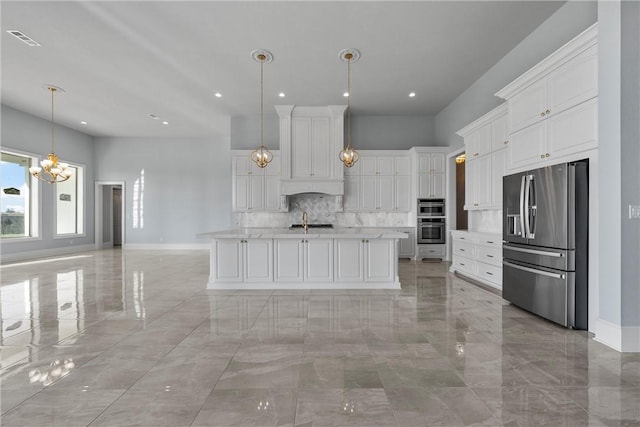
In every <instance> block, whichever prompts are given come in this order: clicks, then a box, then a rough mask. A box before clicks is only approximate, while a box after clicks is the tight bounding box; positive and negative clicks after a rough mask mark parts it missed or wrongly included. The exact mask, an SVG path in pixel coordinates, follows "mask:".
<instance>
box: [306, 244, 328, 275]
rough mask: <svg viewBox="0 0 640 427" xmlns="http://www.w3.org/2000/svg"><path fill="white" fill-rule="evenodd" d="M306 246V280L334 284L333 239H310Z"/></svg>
mask: <svg viewBox="0 0 640 427" xmlns="http://www.w3.org/2000/svg"><path fill="white" fill-rule="evenodd" d="M304 246H305V251H304V253H305V259H304V280H305V281H307V282H333V239H308V240H305V243H304Z"/></svg>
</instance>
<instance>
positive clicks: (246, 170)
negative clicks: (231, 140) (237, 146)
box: [231, 150, 287, 212]
mask: <svg viewBox="0 0 640 427" xmlns="http://www.w3.org/2000/svg"><path fill="white" fill-rule="evenodd" d="M250 154H251V151H248V150H236V151H234V152H233V156H232V161H233V163H232V183H233V191H232V198H233V199H232V206H231V207H232V210H233V212H262V211H269V212H279V211H286V210H287V206H286V203H284V201H283V200H282V198H281V196H280V155H279V152H278V151H274V152H273V160H272V161H271V163H269V165H267V167H266V168H264V169H261V168H259V167H258V166H256V164H255V163H254V162H252V161H251V159H250V157H249V156H250Z"/></svg>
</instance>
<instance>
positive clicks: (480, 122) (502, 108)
mask: <svg viewBox="0 0 640 427" xmlns="http://www.w3.org/2000/svg"><path fill="white" fill-rule="evenodd" d="M507 112H508V110H507V103H506V102H503V103H502V104H500V105H498V106H497V107H496V108H494V109H493V110H491V111H489V112H488V113H486V114H484V115H483V116H482V117H480V118H478V119H476V120H475V121H473V122H471V123H469V124H468V125H466V126H465V127H463V128H462V129H460V130H459V131H458V132H456V135H459V136H461V137H463V138H464V137H465V136H467V135H469V134H470V133H472V132H473V131H475V130H476V129H478V128H480V127H482V126H484V125H487V124H489V123H491V122H492V121H494V120H495V119H496V118H498V117H500V116H503V115H505V114H507Z"/></svg>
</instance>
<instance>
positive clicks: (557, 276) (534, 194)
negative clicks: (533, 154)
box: [502, 160, 589, 329]
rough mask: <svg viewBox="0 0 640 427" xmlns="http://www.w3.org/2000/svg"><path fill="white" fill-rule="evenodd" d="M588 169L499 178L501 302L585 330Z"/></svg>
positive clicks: (567, 167)
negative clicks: (501, 188)
mask: <svg viewBox="0 0 640 427" xmlns="http://www.w3.org/2000/svg"><path fill="white" fill-rule="evenodd" d="M588 174H589V163H588V161H587V160H583V161H579V162H572V163H563V164H559V165H555V166H549V167H546V168H541V169H536V170H533V171H527V172H523V173H518V174H515V175H509V176H505V177H504V178H503V205H504V206H503V211H502V212H503V239H504V243H503V269H502V297H503V298H504V299H506V300H508V301H511V302H512V303H513V304H515V305H517V306H520V307H522V308H524V309H526V310H528V311H531V312H533V313H536V314H538V315H540V316H542V317H544V318H546V319H549V320H551V321H553V322H556V323H559V324H561V325H564V326H565V327H572V328H575V329H587V328H588V266H587V262H588V252H587V251H588V232H589V224H588V223H589V218H588V217H589V182H588Z"/></svg>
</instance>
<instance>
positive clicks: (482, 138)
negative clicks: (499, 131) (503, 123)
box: [473, 123, 491, 157]
mask: <svg viewBox="0 0 640 427" xmlns="http://www.w3.org/2000/svg"><path fill="white" fill-rule="evenodd" d="M490 152H491V123H488V124H486V125H484V126H482V127H481V128H480V129H478V142H477V145H476V151H475V153H473V156H474V157H480V156H484V155H485V154H489V153H490Z"/></svg>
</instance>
